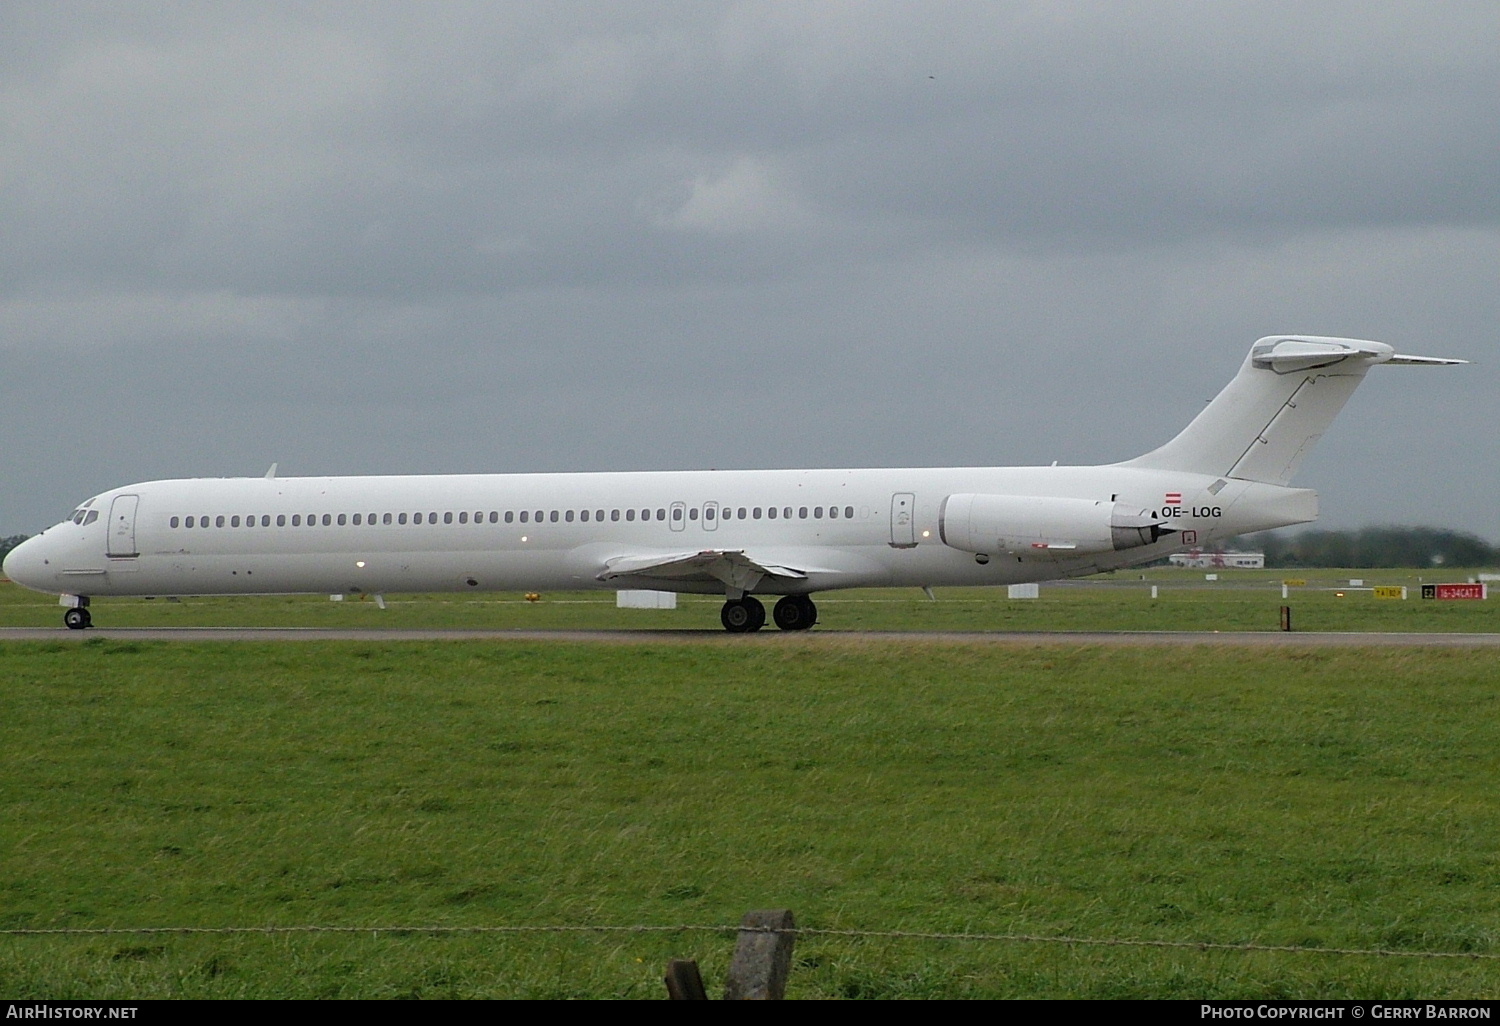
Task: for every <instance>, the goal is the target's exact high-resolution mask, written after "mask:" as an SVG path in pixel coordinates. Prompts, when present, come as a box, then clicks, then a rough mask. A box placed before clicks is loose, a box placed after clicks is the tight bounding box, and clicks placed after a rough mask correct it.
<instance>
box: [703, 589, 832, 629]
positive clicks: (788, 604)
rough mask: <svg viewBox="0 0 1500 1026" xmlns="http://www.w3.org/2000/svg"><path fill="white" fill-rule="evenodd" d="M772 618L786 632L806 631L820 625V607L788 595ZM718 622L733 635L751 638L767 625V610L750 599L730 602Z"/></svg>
mask: <svg viewBox="0 0 1500 1026" xmlns="http://www.w3.org/2000/svg"><path fill="white" fill-rule="evenodd" d="M771 616H772V617H773V618H774V619H775V620H776V626H778V627H780V628H781V629H782V630H784V631H805V630H807V629H808V628H809V627H811V626H812V625H813V624H815V623H817V622H818V607H817V606H815V605H813V601H812V599H810V598H808V597H807V596H806V595H787V596H785V597H784V598H782V599H781V601H779V602H777V603H776V608H775V609H773V610H772V611H771ZM719 620H720V621H721V622H722V623H723V624H724V629H725V630H726V631H729V632H730V633H732V634H748V633H750V632H751V631H758V630H760V629H761V628H762V627H764V626H765V625H766V607H765V606H763V605H761V604H760V600H759V599H754V598H751V597H750V596H749V595H746V596H745V597H744V598H739V599H730V600H729V601H728V602H725V603H724V608H723V609H721V610H720V611H719Z"/></svg>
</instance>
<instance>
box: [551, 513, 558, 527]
mask: <svg viewBox="0 0 1500 1026" xmlns="http://www.w3.org/2000/svg"><path fill="white" fill-rule="evenodd" d="M550 519H551V520H552V522H553V523H554V524H555V523H557V510H553V511H552V516H551V518H550Z"/></svg>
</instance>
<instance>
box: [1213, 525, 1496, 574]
mask: <svg viewBox="0 0 1500 1026" xmlns="http://www.w3.org/2000/svg"><path fill="white" fill-rule="evenodd" d="M1230 547H1231V548H1236V549H1249V550H1251V551H1257V552H1264V553H1265V554H1266V566H1268V567H1299V566H1307V567H1323V566H1349V567H1432V566H1463V567H1480V566H1496V565H1500V547H1496V546H1494V545H1491V544H1490V543H1489V542H1487V541H1485V540H1484V539H1483V538H1480V537H1478V536H1477V535H1472V534H1465V533H1463V532H1462V531H1447V530H1444V529H1442V528H1439V527H1361V528H1360V529H1358V530H1356V531H1302V532H1300V533H1298V534H1292V535H1284V534H1281V533H1279V532H1276V531H1266V532H1264V533H1262V534H1250V535H1245V536H1243V537H1241V538H1237V539H1235V540H1234V543H1233V544H1232V545H1231V546H1230Z"/></svg>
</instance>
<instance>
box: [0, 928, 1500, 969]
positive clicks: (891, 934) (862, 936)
mask: <svg viewBox="0 0 1500 1026" xmlns="http://www.w3.org/2000/svg"><path fill="white" fill-rule="evenodd" d="M295 933H307V934H313V933H334V934H356V933H368V934H372V935H379V934H383V933H425V934H516V935H519V934H541V933H637V934H642V933H717V934H738V933H777V934H787V935H790V936H792V937H798V938H801V937H842V938H847V939H852V940H928V941H969V942H975V941H988V942H1000V943H1012V944H1061V945H1072V946H1079V947H1127V948H1171V949H1180V950H1196V951H1238V952H1247V953H1249V952H1279V953H1290V954H1309V955H1352V956H1375V957H1382V958H1460V959H1471V960H1497V959H1500V954H1497V953H1490V952H1483V951H1410V950H1401V949H1397V948H1329V947H1314V946H1311V945H1305V944H1257V943H1254V942H1245V943H1227V942H1222V941H1174V940H1146V939H1141V938H1126V937H1071V936H1058V935H1047V934H1030V933H942V932H936V931H923V930H855V929H842V930H841V929H831V928H820V927H797V928H794V929H777V928H775V927H767V926H730V925H698V924H691V923H679V924H676V925H669V926H651V925H646V924H637V925H633V926H612V925H597V926H312V925H293V926H94V927H89V926H78V927H67V926H62V927H30V928H26V927H15V928H9V929H0V936H7V937H44V936H52V937H67V936H82V937H88V936H94V937H98V936H118V935H152V934H158V935H159V934H262V935H268V934H295Z"/></svg>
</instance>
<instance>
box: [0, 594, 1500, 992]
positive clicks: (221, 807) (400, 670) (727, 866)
mask: <svg viewBox="0 0 1500 1026" xmlns="http://www.w3.org/2000/svg"><path fill="white" fill-rule="evenodd" d="M1365 573H1366V575H1367V580H1369V572H1365ZM1458 579H1460V580H1461V579H1462V578H1458ZM1177 580H1178V582H1179V584H1178V589H1173V588H1169V587H1165V586H1164V587H1163V588H1162V595H1163V598H1162V599H1160V600H1159V603H1160V604H1161V605H1167V604H1168V603H1178V602H1180V609H1182V610H1190V609H1194V608H1200V607H1201V608H1202V609H1205V610H1212V611H1211V612H1202V613H1199V614H1197V615H1199V616H1202V617H1204V618H1207V619H1209V620H1212V621H1214V622H1215V623H1219V624H1223V625H1224V627H1225V628H1227V629H1232V627H1231V626H1230V625H1231V623H1232V621H1233V619H1234V617H1236V616H1239V615H1249V612H1248V611H1249V610H1250V609H1251V608H1252V607H1251V606H1250V605H1249V604H1248V601H1247V606H1246V609H1245V610H1240V609H1239V608H1238V607H1239V605H1240V603H1241V598H1240V596H1241V594H1242V593H1241V592H1240V591H1238V590H1236V591H1230V590H1228V589H1225V590H1220V591H1213V592H1209V593H1208V594H1201V593H1200V594H1197V596H1196V600H1194V599H1193V598H1192V594H1194V593H1190V592H1189V590H1188V588H1187V585H1188V584H1189V583H1190V581H1191V578H1190V577H1181V578H1179V579H1177ZM1199 582H1200V583H1201V576H1200V577H1199ZM1378 583H1385V582H1384V581H1379V582H1378ZM1137 584H1139V582H1137ZM1308 587H1309V589H1311V588H1312V587H1314V585H1311V584H1310V585H1309V586H1308ZM1122 589H1123V586H1121V589H1117V588H1113V587H1100V588H1084V589H1070V588H1056V589H1047V588H1044V590H1043V595H1044V598H1043V599H1042V600H1040V601H1038V602H1035V603H1025V602H1016V603H1011V602H1008V601H1007V600H1006V599H1005V598H1004V597H1003V593H1001V595H1000V596H999V597H995V596H994V595H990V596H989V597H988V599H987V600H982V599H981V598H980V597H978V596H974V597H968V596H960V597H958V598H956V599H954V600H953V601H948V600H947V599H946V598H945V595H944V593H943V592H939V598H940V599H943V601H939V602H937V603H929V602H926V601H925V600H924V599H922V598H920V596H918V598H917V599H916V600H915V601H910V600H908V599H907V598H905V597H903V596H897V595H894V594H890V595H884V596H882V595H873V596H871V595H864V596H861V595H859V594H854V595H850V596H848V598H849V600H850V601H849V602H848V603H847V604H845V605H836V604H835V603H834V602H832V601H829V603H828V604H827V605H826V606H825V607H824V609H825V613H824V620H825V624H827V622H828V621H833V620H835V618H837V622H838V623H839V624H840V625H842V624H843V621H844V618H845V616H846V614H848V615H849V617H850V618H851V619H852V618H853V617H857V616H866V617H868V618H870V620H872V621H876V622H877V623H878V625H881V626H884V625H885V623H884V622H880V621H885V622H890V621H896V620H899V619H900V618H902V617H904V616H909V615H911V616H921V615H923V611H924V610H942V609H944V607H947V606H953V607H954V609H953V610H951V611H945V612H943V613H942V614H941V615H942V616H944V617H948V618H950V619H951V620H952V621H953V622H952V623H951V624H947V625H948V626H955V627H958V628H959V629H967V628H973V627H975V626H978V627H981V628H983V627H986V626H1008V625H1007V624H1006V623H1005V622H1004V618H1005V617H1007V616H1015V617H1020V618H1027V617H1040V618H1041V619H1042V621H1045V620H1046V618H1047V616H1048V615H1049V614H1046V613H1039V612H1037V611H1038V610H1046V609H1047V607H1048V606H1049V604H1052V611H1051V614H1050V615H1052V616H1054V617H1057V616H1062V615H1066V616H1068V617H1072V618H1074V619H1076V620H1077V621H1078V622H1079V623H1081V624H1084V625H1085V626H1087V627H1088V628H1089V629H1099V627H1100V626H1101V624H1100V623H1099V622H1098V618H1099V617H1100V616H1101V615H1104V613H1105V612H1106V611H1107V607H1109V606H1111V604H1115V605H1133V604H1135V603H1139V604H1140V605H1141V606H1142V607H1143V608H1145V607H1149V605H1150V603H1149V599H1147V600H1145V601H1141V599H1140V597H1139V596H1138V595H1134V594H1129V593H1128V589H1123V590H1122ZM1179 589H1180V591H1181V593H1182V594H1181V596H1180V597H1179V596H1178V595H1177V594H1176V591H1177V590H1179ZM1201 591H1202V589H1199V592H1201ZM1248 594H1255V593H1254V592H1250V593H1248ZM1294 594H1295V592H1294ZM0 596H3V600H0V617H3V619H0V622H7V623H14V622H15V621H16V620H17V619H18V618H21V617H26V616H30V615H31V613H32V611H33V608H34V604H28V603H30V602H31V600H32V599H33V598H35V597H31V596H26V595H24V594H23V593H17V592H16V590H15V589H13V588H4V589H0ZM830 598H832V597H830ZM860 598H866V599H868V600H869V601H865V602H863V603H861V602H859V601H858V600H859V599H860ZM1314 600H1316V601H1314ZM42 601H43V602H45V599H42ZM1195 601H1196V605H1195ZM1255 601H1256V602H1259V603H1262V604H1264V603H1269V605H1270V608H1271V610H1272V613H1273V614H1274V611H1275V607H1276V606H1278V605H1280V604H1281V599H1280V591H1279V587H1278V588H1277V589H1276V590H1275V591H1274V592H1272V593H1270V594H1259V595H1258V596H1256V598H1255ZM965 603H967V604H968V605H967V608H968V609H969V613H968V617H967V619H965V617H964V615H963V613H962V610H961V608H959V607H961V606H964V604H965ZM1356 603H1360V604H1362V605H1363V607H1364V608H1365V609H1366V610H1375V609H1377V608H1381V609H1388V608H1394V609H1395V610H1396V612H1395V613H1393V614H1390V615H1393V616H1398V617H1399V616H1409V617H1411V618H1413V622H1414V623H1415V622H1418V621H1420V618H1423V617H1438V618H1439V619H1437V620H1435V621H1432V620H1428V621H1421V622H1422V623H1423V624H1424V625H1421V626H1409V625H1407V624H1405V623H1403V624H1401V625H1400V626H1399V627H1398V628H1397V629H1440V630H1441V629H1448V630H1454V629H1457V630H1492V629H1494V627H1493V625H1491V624H1490V623H1489V621H1488V620H1487V619H1485V617H1487V616H1488V615H1489V614H1488V611H1487V610H1488V607H1490V603H1487V602H1485V603H1478V602H1476V603H1433V602H1426V603H1421V602H1418V601H1417V600H1415V599H1413V600H1410V601H1408V602H1406V603H1399V602H1382V603H1376V602H1374V601H1373V600H1371V599H1370V598H1369V596H1368V595H1367V594H1365V595H1363V596H1362V597H1360V596H1358V594H1357V593H1353V594H1351V595H1348V596H1346V597H1345V598H1344V599H1342V600H1341V599H1337V598H1335V597H1333V596H1332V594H1331V593H1328V594H1325V593H1322V592H1311V591H1310V590H1309V592H1307V593H1305V594H1304V595H1300V596H1299V597H1298V598H1297V599H1294V600H1292V604H1293V605H1294V607H1299V608H1300V607H1307V608H1308V609H1309V611H1310V613H1311V611H1312V610H1314V609H1321V610H1325V611H1326V615H1327V616H1328V617H1329V618H1330V620H1331V619H1333V618H1335V617H1337V616H1342V615H1345V613H1344V612H1343V611H1345V610H1351V609H1354V608H1355V607H1356ZM1455 607H1462V611H1461V615H1462V616H1463V617H1467V618H1469V619H1466V620H1459V619H1453V620H1449V621H1445V620H1443V619H1441V618H1442V617H1445V616H1455V617H1456V616H1458V615H1460V613H1458V612H1455V613H1451V614H1450V613H1449V612H1448V610H1453V609H1455ZM43 608H44V609H45V611H46V612H47V613H48V619H47V620H45V621H42V622H46V623H48V624H50V623H51V622H52V620H51V616H52V614H54V613H55V610H56V607H55V606H51V605H47V606H45V607H43ZM715 608H716V603H712V604H711V603H707V602H697V603H693V604H687V603H685V604H684V607H683V608H682V609H680V610H678V611H677V614H680V615H681V616H682V617H683V618H684V619H686V620H687V621H688V622H687V623H683V622H682V621H676V622H668V623H666V624H665V625H667V626H700V625H701V626H704V627H708V626H709V625H711V624H712V622H713V621H714V620H715V619H716V616H715V615H714V614H715ZM1254 608H1258V607H1254ZM106 610H107V611H108V613H109V614H110V615H111V616H112V615H114V614H115V613H116V612H117V611H118V613H119V614H120V615H121V616H122V618H123V616H124V615H125V614H126V613H127V612H128V613H132V614H136V615H140V616H143V617H145V616H151V617H161V618H163V620H168V619H169V618H170V617H173V616H180V617H198V618H205V617H206V618H207V620H208V621H209V622H218V621H219V619H221V618H223V617H225V616H226V615H239V616H246V617H249V618H250V619H251V620H253V619H255V617H254V616H251V615H250V614H252V613H254V614H265V612H266V611H267V610H281V611H282V615H285V616H287V617H293V616H296V615H298V614H301V615H305V616H307V617H309V618H313V619H317V618H322V619H321V620H319V621H318V622H322V623H337V622H344V621H341V620H339V619H338V618H343V617H363V616H369V617H371V618H372V619H374V618H376V617H382V616H386V615H387V614H388V615H389V617H390V618H391V619H399V618H401V617H403V616H406V615H408V614H410V615H411V617H412V618H413V619H420V618H421V617H433V618H434V619H435V620H437V621H438V622H441V623H453V622H454V621H455V620H456V621H458V622H459V624H460V625H475V624H477V625H482V626H494V625H501V624H507V623H510V622H511V621H509V620H507V619H505V618H507V617H515V618H524V617H529V616H530V617H536V618H538V619H539V620H541V622H542V623H543V624H550V625H558V626H576V625H578V624H579V622H588V623H600V624H601V625H611V624H617V623H618V622H620V620H618V619H617V618H626V619H625V621H624V622H631V623H644V622H646V621H643V620H638V619H636V617H640V616H643V615H644V616H645V617H647V618H651V617H659V616H664V615H668V614H658V613H654V612H653V613H645V614H642V613H640V612H636V611H616V610H615V609H614V608H613V606H612V605H601V604H598V603H593V604H587V603H575V604H569V603H566V602H562V601H559V602H554V603H548V602H542V603H538V604H535V605H529V604H526V603H524V602H520V601H511V602H509V603H507V602H504V601H500V602H491V603H489V604H483V605H475V606H470V605H467V604H463V603H457V602H452V603H448V604H443V603H440V602H438V601H435V600H434V601H430V602H427V603H425V604H424V602H422V601H413V602H411V603H409V604H402V605H396V606H393V607H392V608H391V609H388V610H386V611H385V613H384V614H382V613H381V611H379V610H375V609H373V608H371V607H369V606H368V605H367V604H363V603H361V604H358V605H356V604H354V603H347V602H346V603H328V602H327V601H326V600H324V601H322V602H313V601H308V600H298V602H295V603H294V602H290V601H286V602H284V601H283V600H247V601H243V602H239V603H234V602H219V601H217V600H215V601H209V600H205V601H203V602H202V603H188V602H184V603H180V604H178V603H170V604H169V603H161V602H158V603H142V602H139V601H137V602H134V603H126V602H120V603H103V602H101V603H99V604H97V606H96V622H98V621H99V620H102V619H105V613H106ZM236 610H237V613H236V612H234V611H236ZM444 612H446V614H447V618H446V619H444V617H443V616H442V615H440V614H442V613H444ZM931 615H933V616H937V615H939V614H937V613H933V614H931ZM1130 615H1132V616H1133V615H1135V612H1131V613H1130ZM1183 615H1184V616H1187V615H1188V614H1186V613H1184V614H1183ZM1257 615H1258V614H1257ZM465 617H473V618H474V619H473V621H468V620H465V619H464V618H465ZM549 618H550V619H549ZM153 622H162V620H158V621H153ZM380 622H385V621H380ZM1024 622H1026V623H1027V624H1029V625H1031V627H1039V626H1044V625H1045V624H1044V622H1040V623H1039V622H1038V621H1036V620H1026V621H1024ZM1433 623H1437V624H1440V626H1436V627H1434V626H1432V624H1433ZM394 625H397V626H410V625H413V624H412V622H411V620H408V621H406V622H402V623H397V624H394ZM418 625H426V624H418ZM526 625H533V624H526ZM852 625H854V624H851V626H852ZM865 625H869V624H865ZM929 626H930V624H929ZM1271 626H1272V627H1274V620H1273V622H1272V624H1271ZM1031 627H1028V628H1024V629H1031ZM1104 629H1109V628H1108V627H1107V626H1105V627H1104ZM1210 629H1214V628H1210ZM820 630H821V628H820ZM778 633H779V632H778ZM715 637H717V635H715ZM729 640H730V641H731V642H732V643H730V644H714V645H694V644H686V645H684V644H681V643H680V642H677V643H671V644H651V643H644V644H639V645H630V646H616V645H608V644H568V643H561V642H523V641H497V642H443V643H379V642H326V643H324V642H309V643H306V644H300V645H277V644H207V643H182V644H172V643H157V642H122V641H115V640H110V639H107V638H103V637H93V638H90V639H88V640H86V641H84V642H82V643H81V644H80V643H78V642H77V640H76V638H73V639H69V640H68V641H67V642H64V641H62V640H60V639H59V640H42V641H38V642H12V643H8V644H3V645H0V681H3V682H4V683H3V687H0V743H3V745H4V752H5V760H4V764H3V765H4V769H3V771H0V927H3V928H5V929H9V930H15V929H35V928H56V927H80V928H87V927H99V926H114V927H121V926H215V927H218V926H267V925H274V926H295V925H329V926H391V925H418V926H441V925H448V926H493V925H522V926H580V925H611V926H620V925H634V924H641V925H662V926H665V925H674V924H684V923H687V924H721V923H727V924H733V923H735V922H737V921H738V920H739V918H740V916H741V915H742V914H743V913H744V912H745V911H746V910H748V909H751V908H766V907H786V908H791V909H793V910H794V911H795V913H796V915H797V917H798V921H799V923H800V924H801V925H804V926H810V927H820V928H828V929H836V928H849V929H864V930H904V931H938V932H991V933H1007V934H1033V935H1043V936H1072V937H1088V938H1095V939H1101V940H1108V939H1127V940H1165V941H1186V942H1197V943H1243V942H1258V943H1263V944H1291V945H1299V946H1306V947H1311V948H1324V949H1329V948H1382V949H1394V950H1399V951H1405V952H1456V953H1476V954H1485V955H1500V815H1497V813H1500V809H1497V799H1496V794H1497V784H1500V717H1497V715H1496V713H1497V711H1500V708H1497V707H1500V683H1497V680H1496V677H1497V675H1496V673H1495V666H1494V662H1495V656H1494V654H1493V653H1492V652H1487V651H1483V650H1430V649H1429V650H1424V649H1379V650H1375V649H1364V650H1361V649H1337V650H1324V649H1316V650H1314V649H1296V648H1290V649H1284V650H1281V649H1278V650H1251V649H1234V648H1230V649H1209V648H1187V649H1176V648H1173V649H1169V648H1154V647H1148V648H1139V649H1138V648H1129V649H1114V648H1103V647H1092V646H1085V645H1077V644H1068V643H1061V644H1058V643H1050V642H1041V641H1039V642H1038V643H1036V644H1030V643H1027V644H1023V645H1015V646H1003V647H997V646H993V645H966V644H948V643H935V642H930V641H913V642H912V643H897V642H868V641H860V640H853V639H851V640H849V641H840V640H838V639H837V638H828V637H821V638H801V637H795V636H794V637H787V636H772V637H746V638H738V639H729ZM732 947H733V938H732V937H731V936H718V935H713V934H706V933H664V934H625V935H621V934H556V933H551V934H548V933H541V934H527V935H521V936H496V935H481V936H475V935H442V934H439V935H429V934H420V933H410V934H379V935H371V934H369V933H358V934H330V935H311V936H310V935H303V934H278V935H243V934H230V935H160V934H146V935H110V936H63V937H59V936H16V935H4V936H0V993H3V994H5V995H6V996H7V997H14V998H40V997H53V998H58V997H122V998H146V997H175V996H183V997H402V996H421V997H523V996H524V997H562V996H598V997H609V996H628V997H661V996H664V993H665V991H664V988H663V987H662V985H661V982H660V977H661V973H662V969H663V966H664V964H665V962H666V960H667V959H668V958H670V957H692V958H697V959H698V960H699V961H700V964H701V965H702V966H703V968H704V974H705V977H706V979H707V981H708V983H709V986H710V989H711V990H713V989H715V988H716V987H719V986H722V980H723V976H724V972H725V970H726V968H727V964H728V959H729V955H730V954H731V952H732ZM1497 990H1500V960H1493V959H1480V960H1470V959H1446V958H1445V959H1430V958H1417V957H1392V956H1383V957H1382V956H1369V955H1364V956H1355V955H1338V954H1331V953H1327V952H1324V953H1318V952H1306V953H1269V952H1261V953H1246V952H1225V951H1213V950H1194V949H1153V948H1139V947H1123V946H1122V947H1082V946H1065V945H1046V944H1029V943H1001V942H978V941H971V942H960V941H931V940H912V939H894V938H870V939H857V938H855V939H846V938H831V937H812V938H804V939H802V940H801V941H799V942H798V946H797V963H796V967H795V969H794V971H793V975H792V982H791V996H796V997H903V996H905V997H1006V996H1033V997H1061V996H1083V997H1183V998H1188V997H1192V998H1201V997H1277V996H1284V997H1294V996H1295V997H1314V996H1318V997H1387V998H1391V997H1424V998H1425V997H1434V998H1435V997H1446V996H1451V997H1476V996H1479V997H1493V996H1494V995H1495V992H1496V991H1497Z"/></svg>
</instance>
